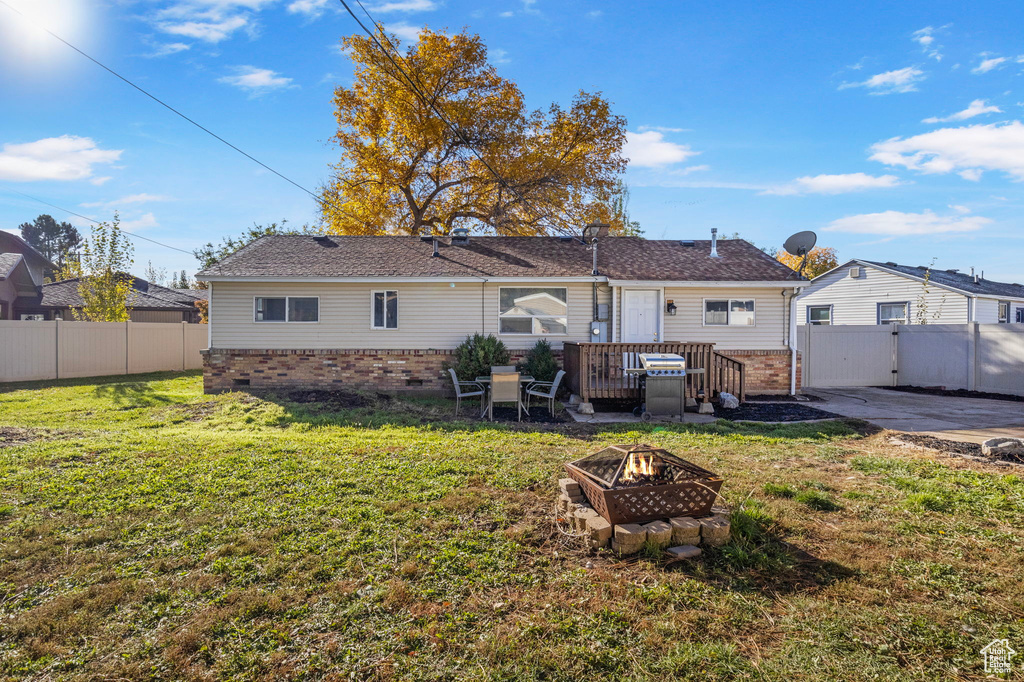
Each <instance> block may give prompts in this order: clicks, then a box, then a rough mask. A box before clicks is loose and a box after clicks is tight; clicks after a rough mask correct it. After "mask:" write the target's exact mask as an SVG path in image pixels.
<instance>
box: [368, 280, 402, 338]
mask: <svg viewBox="0 0 1024 682" xmlns="http://www.w3.org/2000/svg"><path fill="white" fill-rule="evenodd" d="M372 302H373V306H372V311H371V315H372V317H371V319H370V328H371V329H398V292H397V291H394V290H388V291H374V292H373V294H372Z"/></svg>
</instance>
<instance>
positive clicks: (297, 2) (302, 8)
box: [288, 0, 328, 17]
mask: <svg viewBox="0 0 1024 682" xmlns="http://www.w3.org/2000/svg"><path fill="white" fill-rule="evenodd" d="M327 2H328V0H293V1H292V2H290V3H289V4H288V11H289V12H291V13H292V14H305V15H307V16H310V17H318V16H320V15H321V14H323V12H324V8H325V7H326V6H327Z"/></svg>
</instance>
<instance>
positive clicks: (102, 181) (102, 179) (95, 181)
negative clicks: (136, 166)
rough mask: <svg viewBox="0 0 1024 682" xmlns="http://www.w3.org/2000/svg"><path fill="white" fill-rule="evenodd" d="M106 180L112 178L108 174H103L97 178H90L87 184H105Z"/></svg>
mask: <svg viewBox="0 0 1024 682" xmlns="http://www.w3.org/2000/svg"><path fill="white" fill-rule="evenodd" d="M107 180H113V178H112V177H111V176H109V175H104V176H103V177H99V178H91V179H90V180H89V184H92V185H96V186H97V187H99V186H100V185H105V184H106V183H107Z"/></svg>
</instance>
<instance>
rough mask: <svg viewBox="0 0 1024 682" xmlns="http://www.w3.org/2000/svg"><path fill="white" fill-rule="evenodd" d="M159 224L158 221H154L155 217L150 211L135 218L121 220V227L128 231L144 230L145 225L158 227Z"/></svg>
mask: <svg viewBox="0 0 1024 682" xmlns="http://www.w3.org/2000/svg"><path fill="white" fill-rule="evenodd" d="M159 225H160V223H158V222H157V221H156V217H155V216H154V215H153V214H152V213H146V214H144V215H142V216H141V217H139V218H136V219H135V220H122V221H121V229H122V230H128V231H129V232H135V231H137V230H144V229H146V228H147V227H158V226H159Z"/></svg>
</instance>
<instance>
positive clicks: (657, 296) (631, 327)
mask: <svg viewBox="0 0 1024 682" xmlns="http://www.w3.org/2000/svg"><path fill="white" fill-rule="evenodd" d="M660 327H661V292H660V291H658V290H657V289H623V290H622V341H623V343H656V342H658V341H660V339H659V338H658V330H659V328H660Z"/></svg>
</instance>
